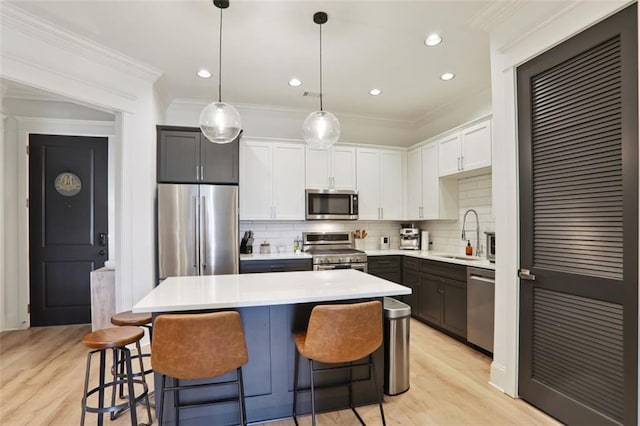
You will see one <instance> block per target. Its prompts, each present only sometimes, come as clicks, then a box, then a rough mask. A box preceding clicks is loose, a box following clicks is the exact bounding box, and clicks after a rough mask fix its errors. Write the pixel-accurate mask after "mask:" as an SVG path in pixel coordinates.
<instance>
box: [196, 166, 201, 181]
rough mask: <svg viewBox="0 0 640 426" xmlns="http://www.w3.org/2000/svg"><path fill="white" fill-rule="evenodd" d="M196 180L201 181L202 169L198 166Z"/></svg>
mask: <svg viewBox="0 0 640 426" xmlns="http://www.w3.org/2000/svg"><path fill="white" fill-rule="evenodd" d="M196 180H200V167H198V166H196Z"/></svg>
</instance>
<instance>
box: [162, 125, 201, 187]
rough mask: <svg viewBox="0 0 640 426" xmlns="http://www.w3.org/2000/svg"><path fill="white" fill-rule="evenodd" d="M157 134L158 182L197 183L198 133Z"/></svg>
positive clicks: (175, 131) (174, 131)
mask: <svg viewBox="0 0 640 426" xmlns="http://www.w3.org/2000/svg"><path fill="white" fill-rule="evenodd" d="M158 132H159V133H158V182H165V183H198V182H199V177H200V131H197V132H195V131H194V132H188V131H177V130H159V131H158Z"/></svg>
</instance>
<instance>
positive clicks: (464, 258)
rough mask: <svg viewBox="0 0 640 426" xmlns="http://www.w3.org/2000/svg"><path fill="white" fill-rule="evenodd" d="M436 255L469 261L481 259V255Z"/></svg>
mask: <svg viewBox="0 0 640 426" xmlns="http://www.w3.org/2000/svg"><path fill="white" fill-rule="evenodd" d="M437 257H443V258H445V259H455V260H467V261H469V262H479V261H481V260H483V259H482V258H481V257H474V256H459V255H456V254H439V255H437Z"/></svg>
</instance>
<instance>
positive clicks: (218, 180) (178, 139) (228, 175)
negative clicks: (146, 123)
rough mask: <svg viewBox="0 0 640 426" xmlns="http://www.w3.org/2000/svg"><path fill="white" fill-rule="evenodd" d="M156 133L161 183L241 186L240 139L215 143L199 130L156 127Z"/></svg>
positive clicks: (194, 128)
mask: <svg viewBox="0 0 640 426" xmlns="http://www.w3.org/2000/svg"><path fill="white" fill-rule="evenodd" d="M156 130H157V136H158V148H157V180H158V182H162V183H211V184H231V185H237V184H238V177H239V146H240V145H239V139H240V136H238V139H237V140H235V141H233V142H231V143H228V144H216V143H213V142H210V141H209V140H208V139H207V138H205V137H204V135H202V132H201V131H200V129H199V128H197V127H176V126H157V127H156Z"/></svg>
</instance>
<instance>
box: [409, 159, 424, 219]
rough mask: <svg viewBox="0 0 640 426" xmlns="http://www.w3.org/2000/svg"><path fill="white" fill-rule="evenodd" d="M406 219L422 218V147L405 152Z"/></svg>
mask: <svg viewBox="0 0 640 426" xmlns="http://www.w3.org/2000/svg"><path fill="white" fill-rule="evenodd" d="M407 219H409V220H418V219H422V147H418V148H416V149H412V150H411V151H409V152H408V153H407Z"/></svg>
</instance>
